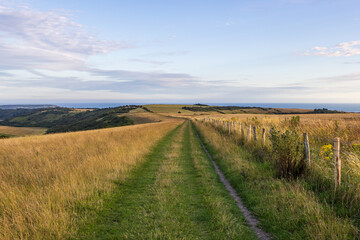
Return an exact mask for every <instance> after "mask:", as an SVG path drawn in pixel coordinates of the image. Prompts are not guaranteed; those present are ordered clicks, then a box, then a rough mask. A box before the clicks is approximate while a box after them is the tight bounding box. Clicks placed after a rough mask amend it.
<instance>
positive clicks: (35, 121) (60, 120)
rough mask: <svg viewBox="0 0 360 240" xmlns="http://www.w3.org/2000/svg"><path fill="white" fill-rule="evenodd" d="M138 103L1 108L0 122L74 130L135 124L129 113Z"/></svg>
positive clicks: (54, 130) (10, 124)
mask: <svg viewBox="0 0 360 240" xmlns="http://www.w3.org/2000/svg"><path fill="white" fill-rule="evenodd" d="M136 108H138V106H122V107H116V108H104V109H72V108H40V109H9V110H0V119H1V121H0V125H3V126H13V127H42V128H47V129H48V130H47V133H56V132H72V131H80V130H90V129H100V128H108V127H118V126H124V125H132V124H133V123H134V122H133V120H131V119H130V118H128V117H126V116H119V114H122V113H127V112H129V111H130V110H133V109H136Z"/></svg>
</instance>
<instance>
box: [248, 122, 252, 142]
mask: <svg viewBox="0 0 360 240" xmlns="http://www.w3.org/2000/svg"><path fill="white" fill-rule="evenodd" d="M247 140H248V141H249V142H250V141H251V125H249V129H248V138H247Z"/></svg>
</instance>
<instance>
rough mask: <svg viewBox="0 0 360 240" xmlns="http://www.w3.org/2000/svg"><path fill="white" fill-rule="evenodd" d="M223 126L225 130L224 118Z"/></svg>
mask: <svg viewBox="0 0 360 240" xmlns="http://www.w3.org/2000/svg"><path fill="white" fill-rule="evenodd" d="M223 128H224V130H225V121H224V120H223Z"/></svg>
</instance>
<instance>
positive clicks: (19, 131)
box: [0, 126, 46, 137]
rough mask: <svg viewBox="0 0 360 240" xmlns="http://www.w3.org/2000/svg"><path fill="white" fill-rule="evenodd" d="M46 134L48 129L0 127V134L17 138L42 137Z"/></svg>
mask: <svg viewBox="0 0 360 240" xmlns="http://www.w3.org/2000/svg"><path fill="white" fill-rule="evenodd" d="M45 132H46V128H37V127H9V126H0V134H4V135H10V136H15V137H21V136H31V135H41V134H44V133H45Z"/></svg>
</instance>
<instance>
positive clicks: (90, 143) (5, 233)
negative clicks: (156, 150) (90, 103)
mask: <svg viewBox="0 0 360 240" xmlns="http://www.w3.org/2000/svg"><path fill="white" fill-rule="evenodd" d="M180 123H181V122H179V121H167V122H162V123H150V124H144V125H136V126H126V127H121V128H109V129H103V130H93V131H86V132H76V133H63V134H56V135H45V136H32V137H23V138H12V139H1V140H0V179H1V186H0V229H1V231H0V239H4V240H7V239H65V238H69V237H71V236H73V234H75V233H76V232H77V227H78V226H79V225H80V224H81V223H82V222H84V221H85V220H86V219H87V218H88V217H89V214H92V212H93V211H96V210H98V209H99V208H101V206H102V205H103V202H102V201H103V199H104V198H105V196H106V195H107V194H109V193H110V192H111V191H113V190H114V188H115V187H116V185H115V184H114V181H117V182H122V181H124V180H125V179H127V178H128V176H129V173H130V170H131V169H132V168H134V167H135V166H136V165H138V164H140V163H142V162H143V161H144V160H145V159H144V155H145V154H147V153H148V152H149V151H150V149H151V148H152V147H153V146H154V145H155V144H156V143H157V142H158V141H159V140H160V139H161V138H162V137H164V136H165V135H166V134H167V133H168V132H169V131H170V130H172V129H174V128H175V127H176V126H178V125H179V124H180Z"/></svg>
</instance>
